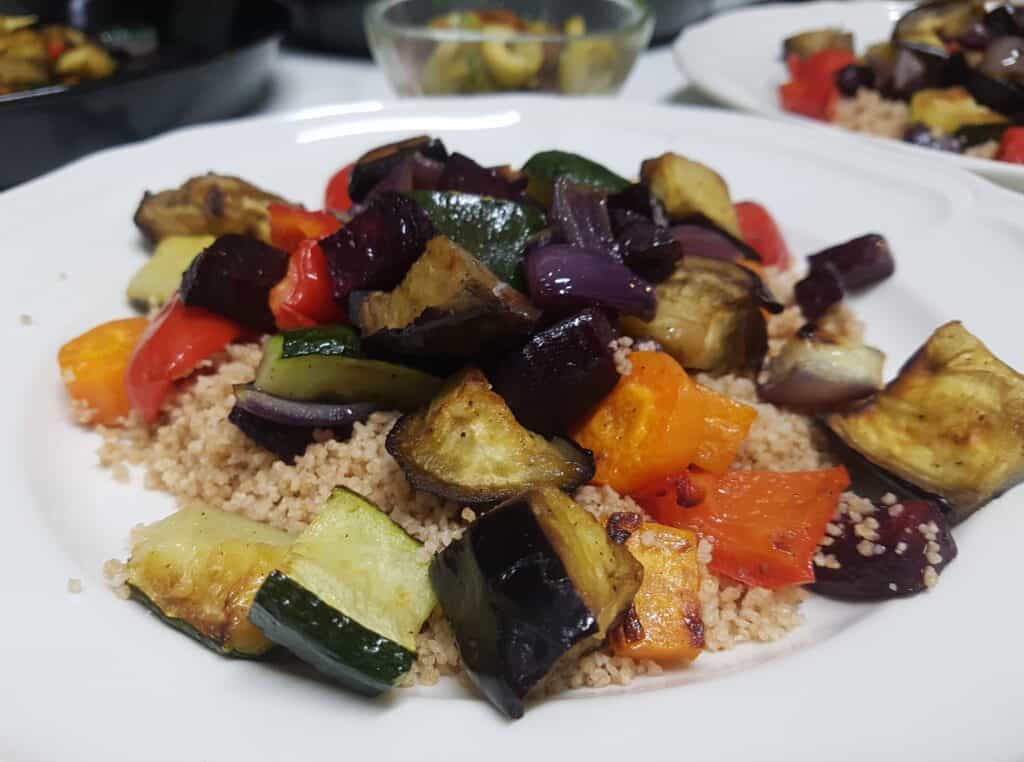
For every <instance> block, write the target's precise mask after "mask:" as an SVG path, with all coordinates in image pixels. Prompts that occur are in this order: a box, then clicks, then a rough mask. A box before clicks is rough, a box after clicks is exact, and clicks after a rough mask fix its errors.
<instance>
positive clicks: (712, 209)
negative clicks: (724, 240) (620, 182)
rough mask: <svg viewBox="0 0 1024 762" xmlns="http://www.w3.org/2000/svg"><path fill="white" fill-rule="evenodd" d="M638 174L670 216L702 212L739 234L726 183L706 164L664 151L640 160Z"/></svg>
mask: <svg viewBox="0 0 1024 762" xmlns="http://www.w3.org/2000/svg"><path fill="white" fill-rule="evenodd" d="M640 177H641V178H643V181H644V182H645V183H647V185H648V186H650V189H651V193H653V194H654V196H655V197H656V198H657V199H658V200H659V201H660V202H661V203H662V204H663V205H664V206H665V212H666V213H667V214H668V216H669V217H670V218H671V219H674V220H680V219H682V218H685V217H687V216H689V215H691V214H703V215H704V216H705V217H707V218H708V219H709V220H711V221H712V222H714V223H715V224H716V225H718V226H719V227H720V228H722V229H723V230H724V231H725V232H727V233H730V234H731V235H734V236H736V237H737V238H738V237H739V236H740V235H741V233H740V226H739V221H738V220H737V219H736V210H735V209H733V205H732V199H731V198H730V197H729V186H728V185H726V183H725V180H723V179H722V177H721V176H720V175H719V174H718V173H717V172H715V171H714V170H713V169H711V168H710V167H707V166H705V165H703V164H701V163H699V162H696V161H692V160H690V159H687V158H684V157H682V156H680V155H679V154H675V153H665V154H662V155H661V156H659V157H657V158H656V159H647V160H646V161H645V162H644V163H643V164H641V165H640Z"/></svg>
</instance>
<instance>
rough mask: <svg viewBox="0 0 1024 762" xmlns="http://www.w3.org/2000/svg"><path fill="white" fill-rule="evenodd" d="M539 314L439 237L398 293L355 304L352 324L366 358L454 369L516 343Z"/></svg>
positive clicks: (374, 295)
mask: <svg viewBox="0 0 1024 762" xmlns="http://www.w3.org/2000/svg"><path fill="white" fill-rule="evenodd" d="M540 314H541V313H540V310H538V309H537V308H536V307H534V306H533V305H532V304H530V301H529V300H528V299H527V298H526V297H525V296H523V295H522V294H521V293H519V292H518V291H516V290H515V289H514V288H512V287H511V286H508V285H506V284H505V283H502V282H501V281H500V280H498V279H497V278H496V277H495V276H494V274H493V273H491V271H490V270H488V269H487V268H486V267H484V265H482V264H481V263H480V262H479V261H477V259H476V258H475V257H474V256H473V255H472V254H470V253H469V252H468V251H466V250H465V249H463V248H462V247H461V246H459V245H458V244H456V243H453V242H452V241H450V240H449V239H447V238H445V237H444V236H437V237H435V238H433V239H432V240H431V241H430V242H429V243H428V244H427V250H426V252H425V253H424V254H423V255H422V256H421V257H420V258H419V259H417V260H416V263H415V264H414V265H413V266H412V267H411V268H410V269H409V272H408V273H407V274H406V276H405V279H404V280H403V281H402V282H401V283H400V284H399V286H398V288H396V289H395V290H394V291H391V292H390V293H388V292H384V291H374V292H372V293H370V294H368V295H367V296H366V297H365V298H364V299H363V300H362V301H361V303H360V304H359V310H358V315H357V317H356V320H357V322H358V323H359V328H360V329H361V330H362V332H363V336H364V337H365V338H364V340H363V345H364V346H365V347H366V351H367V352H369V353H371V354H372V355H374V356H377V357H384V358H387V359H393V360H396V361H404V362H408V363H410V364H414V365H419V364H423V363H428V364H429V365H430V367H432V368H433V367H435V366H440V367H441V369H442V370H454V369H457V368H459V367H461V365H463V364H464V363H465V361H467V360H471V359H473V358H475V357H476V356H477V355H479V354H481V353H482V352H484V350H487V351H488V352H495V351H502V350H508V349H511V348H513V347H515V346H516V345H518V344H520V343H522V341H524V340H525V339H526V337H527V336H529V335H530V332H531V330H532V329H533V328H534V326H536V324H537V321H538V320H540Z"/></svg>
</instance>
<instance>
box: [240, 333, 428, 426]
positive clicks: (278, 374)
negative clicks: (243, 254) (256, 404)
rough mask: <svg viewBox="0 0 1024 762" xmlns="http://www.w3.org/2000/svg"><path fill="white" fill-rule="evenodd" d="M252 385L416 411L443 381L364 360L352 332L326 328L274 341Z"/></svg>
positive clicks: (283, 393)
mask: <svg viewBox="0 0 1024 762" xmlns="http://www.w3.org/2000/svg"><path fill="white" fill-rule="evenodd" d="M254 385H255V386H256V388H257V389H259V390H260V391H263V392H267V393H268V394H273V395H275V396H278V397H284V398H285V399H292V400H309V401H316V402H338V403H347V402H374V403H376V404H378V405H380V406H381V407H382V408H385V409H394V410H415V409H416V408H417V407H419V406H420V405H423V404H425V403H427V402H429V401H430V399H431V397H433V396H434V393H435V392H436V391H437V390H438V389H439V388H440V387H441V379H439V378H436V377H434V376H431V375H428V374H426V373H423V372H421V371H418V370H414V369H413V368H406V367H404V366H401V365H393V364H391V363H386V362H380V361H379V360H368V359H366V358H365V357H363V354H362V349H361V348H360V345H359V339H358V336H357V335H356V333H355V331H353V330H352V329H351V328H348V327H346V326H325V327H321V328H308V329H301V330H299V331H289V332H287V333H283V334H277V335H276V336H272V337H271V338H270V339H269V340H268V341H267V344H266V346H265V347H264V349H263V359H262V360H261V361H260V365H259V368H257V369H256V379H255V381H254Z"/></svg>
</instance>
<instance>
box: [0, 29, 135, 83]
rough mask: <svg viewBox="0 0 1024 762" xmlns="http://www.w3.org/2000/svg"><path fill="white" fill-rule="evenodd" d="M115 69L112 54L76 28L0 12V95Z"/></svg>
mask: <svg viewBox="0 0 1024 762" xmlns="http://www.w3.org/2000/svg"><path fill="white" fill-rule="evenodd" d="M115 71H117V61H116V59H115V58H114V56H112V55H111V53H110V52H109V51H108V50H107V49H106V48H105V47H104V46H103V45H102V44H101V43H100V42H99V41H98V40H95V39H93V38H92V37H89V36H88V35H86V34H85V33H84V32H81V31H79V30H78V29H74V28H72V27H69V26H63V25H59V24H50V25H40V24H39V23H38V19H37V18H36V17H35V16H3V15H0V96H2V95H9V94H11V93H16V92H22V91H25V90H35V89H38V88H41V87H48V86H51V85H65V86H66V85H74V84H78V83H79V82H82V81H85V80H94V79H104V78H106V77H109V76H110V75H112V74H113V73H114V72H115Z"/></svg>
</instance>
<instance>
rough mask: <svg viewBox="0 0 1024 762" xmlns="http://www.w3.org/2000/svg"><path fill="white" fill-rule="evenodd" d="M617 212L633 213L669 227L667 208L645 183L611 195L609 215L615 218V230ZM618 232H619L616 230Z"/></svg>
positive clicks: (661, 225) (609, 196)
mask: <svg viewBox="0 0 1024 762" xmlns="http://www.w3.org/2000/svg"><path fill="white" fill-rule="evenodd" d="M616 212H632V213H634V214H639V215H641V216H643V217H646V218H647V219H649V220H650V221H651V222H653V223H654V224H655V225H658V226H660V227H665V226H667V225H668V215H666V214H665V207H663V206H662V205H661V202H660V201H658V199H656V198H655V197H654V194H653V193H651V189H650V188H649V187H648V186H647V185H646V184H645V183H635V184H633V185H630V186H629V187H628V188H626V189H625V190H621V191H619V192H618V193H609V194H608V213H609V214H611V215H612V217H613V219H612V226H613V228H614V225H615V220H614V215H615V213H616ZM616 232H618V231H617V230H616Z"/></svg>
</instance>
